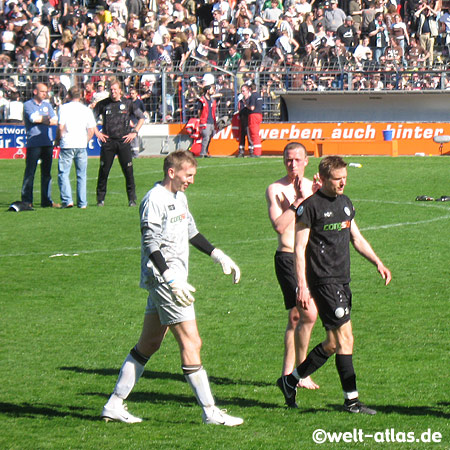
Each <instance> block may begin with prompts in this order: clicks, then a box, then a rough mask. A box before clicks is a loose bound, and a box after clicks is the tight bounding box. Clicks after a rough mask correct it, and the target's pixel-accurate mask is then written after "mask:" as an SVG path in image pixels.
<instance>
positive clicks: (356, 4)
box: [348, 0, 362, 35]
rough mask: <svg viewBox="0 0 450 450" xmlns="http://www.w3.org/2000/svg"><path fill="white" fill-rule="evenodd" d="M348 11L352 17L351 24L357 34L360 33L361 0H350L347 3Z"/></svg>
mask: <svg viewBox="0 0 450 450" xmlns="http://www.w3.org/2000/svg"><path fill="white" fill-rule="evenodd" d="M348 13H349V15H350V16H352V18H353V26H354V27H355V30H356V31H357V33H358V35H360V34H361V23H362V4H361V0H350V1H349V3H348Z"/></svg>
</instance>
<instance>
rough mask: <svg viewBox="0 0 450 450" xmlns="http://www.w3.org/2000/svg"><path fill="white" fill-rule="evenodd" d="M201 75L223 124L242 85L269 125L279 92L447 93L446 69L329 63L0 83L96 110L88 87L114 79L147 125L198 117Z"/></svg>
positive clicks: (53, 72)
mask: <svg viewBox="0 0 450 450" xmlns="http://www.w3.org/2000/svg"><path fill="white" fill-rule="evenodd" d="M349 69H350V70H349ZM205 71H210V72H211V73H213V74H214V75H215V80H216V86H217V100H218V111H219V117H222V118H224V119H223V120H227V119H229V118H231V115H232V113H233V112H234V111H235V110H236V108H237V102H238V95H239V93H240V88H241V86H242V84H244V83H254V84H255V85H256V86H257V88H258V89H259V91H260V92H261V95H262V98H263V117H264V120H265V121H270V122H277V121H280V120H282V119H283V117H282V116H281V114H280V101H279V97H280V95H281V94H282V93H283V92H289V91H297V92H298V91H300V92H321V93H323V94H324V95H326V93H327V92H330V91H390V90H391V91H398V90H404V91H408V90H433V91H436V90H446V89H450V71H449V70H447V69H446V68H444V69H442V68H441V69H435V70H427V69H425V68H416V69H414V70H404V69H401V68H394V69H392V68H390V69H389V70H386V69H385V70H380V69H377V70H375V69H373V68H370V67H367V68H365V69H364V70H354V69H352V68H349V67H347V66H343V65H341V64H338V63H336V64H333V65H329V66H328V67H327V68H326V70H316V69H315V70H311V69H309V70H305V69H304V68H303V69H301V70H300V69H298V68H296V67H295V65H287V64H281V65H279V66H277V67H274V66H273V65H271V66H264V65H262V64H260V65H259V66H258V65H256V64H254V65H253V66H252V65H250V66H248V65H247V66H246V67H245V70H242V71H241V70H237V71H235V72H230V71H228V70H226V69H223V68H220V67H216V66H214V65H211V64H210V63H208V62H206V61H203V62H200V63H198V64H195V65H186V67H185V68H184V70H183V71H173V70H168V69H167V68H165V67H161V68H160V70H158V71H153V72H146V71H142V70H140V71H137V70H136V71H133V70H132V69H130V70H127V71H120V70H118V69H111V68H106V69H104V68H99V69H98V70H96V71H95V72H92V71H87V70H86V71H78V70H76V69H71V68H65V69H63V70H62V71H61V70H58V69H55V68H45V67H40V68H38V69H37V70H34V71H33V72H26V71H25V70H24V69H18V70H15V71H14V73H7V72H3V73H0V85H1V89H2V91H3V92H4V95H5V97H7V98H12V96H14V93H17V95H18V96H19V98H20V100H22V101H25V100H27V99H28V98H30V97H31V96H32V86H33V84H34V83H36V82H45V83H46V84H48V86H49V99H50V101H51V103H52V104H53V105H54V106H55V107H56V108H57V107H58V106H59V105H60V104H61V103H62V102H63V101H64V98H65V95H66V93H67V90H68V88H69V87H71V86H78V87H80V88H81V89H82V90H83V92H84V95H85V98H86V102H87V103H90V104H91V105H92V106H94V104H95V98H96V97H95V96H94V100H92V98H91V93H90V91H89V90H90V87H92V88H94V90H97V89H101V88H99V85H101V84H104V85H105V89H106V90H107V89H108V85H109V84H110V82H111V81H112V80H113V79H118V80H119V81H121V82H122V84H123V86H124V92H125V95H128V93H129V91H130V90H131V89H132V88H135V89H137V91H138V93H139V95H140V97H141V99H142V101H143V102H144V106H145V114H146V118H147V122H148V123H167V122H181V123H186V122H187V121H188V120H189V119H190V118H191V117H197V100H198V98H199V96H200V95H201V93H202V92H201V91H202V88H201V77H202V76H203V74H204V73H205ZM102 82H103V83H102ZM105 95H106V94H105ZM97 97H98V96H97ZM0 119H1V118H0Z"/></svg>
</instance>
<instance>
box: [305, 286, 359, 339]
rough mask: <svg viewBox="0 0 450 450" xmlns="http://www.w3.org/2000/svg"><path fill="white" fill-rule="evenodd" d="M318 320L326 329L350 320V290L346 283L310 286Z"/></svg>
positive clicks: (334, 327)
mask: <svg viewBox="0 0 450 450" xmlns="http://www.w3.org/2000/svg"><path fill="white" fill-rule="evenodd" d="M309 291H310V293H311V297H312V298H313V299H314V301H315V302H316V306H317V310H318V312H319V317H320V320H321V321H322V324H323V326H324V327H325V329H326V330H334V329H336V328H339V327H340V326H341V325H343V324H344V323H346V322H348V321H349V320H350V312H351V309H352V291H351V290H350V286H349V285H348V284H321V285H318V286H310V287H309Z"/></svg>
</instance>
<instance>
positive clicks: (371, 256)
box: [350, 220, 392, 285]
mask: <svg viewBox="0 0 450 450" xmlns="http://www.w3.org/2000/svg"><path fill="white" fill-rule="evenodd" d="M350 239H351V242H352V244H353V247H355V250H356V251H357V252H358V253H359V254H360V255H362V256H364V258H366V259H367V260H368V261H370V262H371V263H372V264H373V265H374V266H376V268H377V270H378V272H379V273H380V275H381V277H382V278H383V280H384V284H386V285H387V284H389V282H390V281H391V278H392V275H391V272H390V271H389V269H388V268H387V267H385V265H384V264H383V262H382V261H381V259H380V258H379V257H378V256H377V254H376V253H375V251H374V250H373V248H372V246H371V245H370V244H369V242H368V241H367V240H366V239H365V238H364V236H363V235H362V234H361V231H359V228H358V226H357V225H356V222H355V220H352V224H351V228H350Z"/></svg>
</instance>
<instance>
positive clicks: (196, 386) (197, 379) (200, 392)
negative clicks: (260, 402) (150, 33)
mask: <svg viewBox="0 0 450 450" xmlns="http://www.w3.org/2000/svg"><path fill="white" fill-rule="evenodd" d="M184 377H185V378H186V381H187V382H188V383H189V385H190V386H191V388H192V390H193V391H194V394H195V397H196V398H197V402H198V404H199V405H200V406H201V407H202V408H203V411H205V413H206V414H208V410H209V409H210V408H211V407H213V406H214V405H215V401H214V397H213V395H212V393H211V387H210V385H209V380H208V374H207V373H206V370H205V369H203V368H201V369H200V370H197V371H196V372H193V373H190V374H185V375H184Z"/></svg>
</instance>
